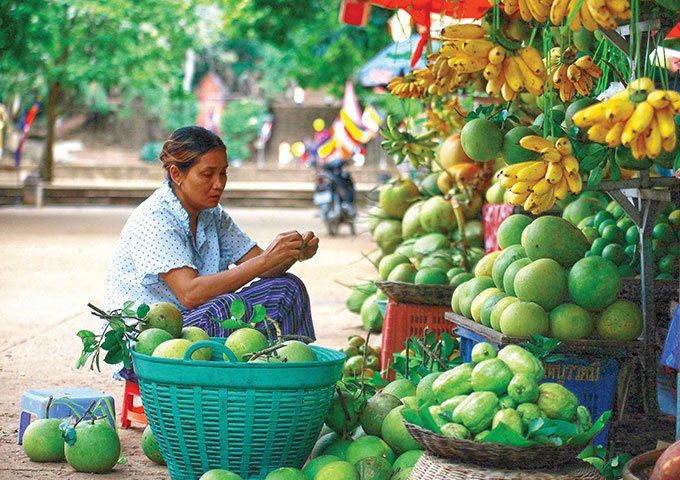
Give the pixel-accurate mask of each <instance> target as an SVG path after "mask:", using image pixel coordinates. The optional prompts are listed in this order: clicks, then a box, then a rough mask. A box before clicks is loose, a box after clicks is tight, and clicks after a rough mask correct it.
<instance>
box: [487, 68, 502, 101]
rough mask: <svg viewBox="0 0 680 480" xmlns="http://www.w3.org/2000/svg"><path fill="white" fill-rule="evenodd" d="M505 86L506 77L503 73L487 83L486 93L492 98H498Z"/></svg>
mask: <svg viewBox="0 0 680 480" xmlns="http://www.w3.org/2000/svg"><path fill="white" fill-rule="evenodd" d="M504 84H505V77H504V76H503V75H502V73H501V74H500V75H498V76H497V77H496V78H492V79H490V80H489V81H488V82H486V93H487V94H488V95H489V96H490V97H497V96H498V95H499V94H500V93H501V87H503V85H504Z"/></svg>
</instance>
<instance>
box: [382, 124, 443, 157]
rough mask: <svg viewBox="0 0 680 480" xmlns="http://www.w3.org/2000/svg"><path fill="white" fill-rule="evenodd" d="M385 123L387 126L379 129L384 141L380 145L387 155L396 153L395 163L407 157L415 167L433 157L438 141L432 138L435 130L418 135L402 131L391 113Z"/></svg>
mask: <svg viewBox="0 0 680 480" xmlns="http://www.w3.org/2000/svg"><path fill="white" fill-rule="evenodd" d="M385 124H386V126H387V128H383V129H381V130H380V133H381V134H382V135H383V137H385V141H383V142H382V143H381V144H380V145H381V146H382V148H384V149H385V150H386V151H387V153H388V154H389V155H397V160H396V162H395V163H396V164H397V165H399V164H401V162H403V161H404V160H405V159H406V158H407V157H408V160H409V162H411V165H412V166H413V167H414V168H417V167H419V166H420V165H424V164H427V163H428V162H429V161H430V160H431V159H433V158H434V147H436V146H437V145H438V143H437V142H435V141H434V140H433V138H434V137H435V136H436V135H437V132H433V131H429V132H426V133H421V134H419V135H412V134H410V133H409V132H406V131H403V132H402V131H401V130H399V127H398V125H397V123H396V121H395V120H394V117H393V116H392V115H389V116H388V117H387V121H386V122H385Z"/></svg>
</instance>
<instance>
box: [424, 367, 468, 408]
mask: <svg viewBox="0 0 680 480" xmlns="http://www.w3.org/2000/svg"><path fill="white" fill-rule="evenodd" d="M472 370H473V365H472V364H470V363H463V364H461V365H458V366H457V367H454V368H452V369H451V370H447V371H445V372H444V373H443V374H441V375H440V376H439V377H437V379H436V380H435V381H434V383H432V392H433V393H434V397H435V399H436V400H437V401H438V402H439V403H443V402H445V401H446V400H448V399H449V398H451V397H455V396H456V395H464V394H467V393H470V392H472V379H471V375H472Z"/></svg>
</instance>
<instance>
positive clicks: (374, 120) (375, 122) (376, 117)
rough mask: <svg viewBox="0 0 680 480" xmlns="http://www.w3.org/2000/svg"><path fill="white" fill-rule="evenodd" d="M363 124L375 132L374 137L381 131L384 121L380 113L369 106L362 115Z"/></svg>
mask: <svg viewBox="0 0 680 480" xmlns="http://www.w3.org/2000/svg"><path fill="white" fill-rule="evenodd" d="M361 123H363V124H364V126H365V127H366V128H367V129H368V130H370V131H371V132H373V135H375V134H377V133H378V130H380V125H382V119H381V118H380V113H378V110H376V108H375V107H374V106H373V105H367V106H366V108H364V113H363V114H362V115H361Z"/></svg>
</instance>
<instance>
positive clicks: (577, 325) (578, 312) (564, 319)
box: [550, 303, 595, 340]
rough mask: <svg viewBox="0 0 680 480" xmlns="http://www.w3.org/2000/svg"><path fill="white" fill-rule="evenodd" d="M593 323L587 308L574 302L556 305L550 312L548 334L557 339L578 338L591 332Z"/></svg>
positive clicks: (584, 336)
mask: <svg viewBox="0 0 680 480" xmlns="http://www.w3.org/2000/svg"><path fill="white" fill-rule="evenodd" d="M594 327H595V324H594V322H593V317H592V316H591V315H590V313H589V312H588V310H586V309H585V308H583V307H579V306H578V305H576V304H574V303H564V304H562V305H558V306H557V307H555V308H554V309H553V310H552V311H551V312H550V336H551V337H552V338H556V339H558V340H578V339H582V338H586V337H588V336H589V335H590V334H591V333H593V329H594Z"/></svg>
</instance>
